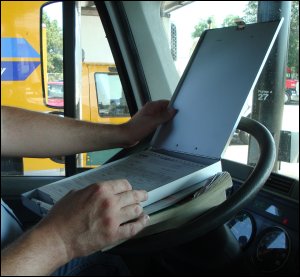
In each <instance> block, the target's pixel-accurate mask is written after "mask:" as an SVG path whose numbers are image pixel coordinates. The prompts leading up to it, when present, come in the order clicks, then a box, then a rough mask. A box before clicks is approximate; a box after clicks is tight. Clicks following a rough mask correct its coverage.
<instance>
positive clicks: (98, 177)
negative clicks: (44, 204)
mask: <svg viewBox="0 0 300 277" xmlns="http://www.w3.org/2000/svg"><path fill="white" fill-rule="evenodd" d="M203 167H204V166H203V165H201V164H198V163H195V162H190V161H186V160H182V159H178V158H174V157H170V156H167V155H163V154H160V153H156V152H153V151H143V152H141V153H138V154H134V155H131V156H129V157H127V158H124V159H122V160H119V161H116V162H113V163H111V164H108V165H104V166H101V167H99V168H96V169H93V170H90V171H87V172H84V173H82V174H78V175H75V176H72V177H70V178H66V179H64V180H61V181H58V182H55V183H52V184H49V185H46V186H44V187H41V188H39V190H40V191H42V192H44V193H46V194H48V195H49V196H50V197H51V198H52V199H53V201H54V202H57V201H58V200H59V199H60V198H62V197H63V196H64V195H66V194H67V193H68V192H69V191H70V190H74V189H82V188H84V187H86V186H88V185H90V184H93V183H95V182H101V181H105V180H114V179H127V180H128V181H129V182H130V184H131V185H132V187H133V189H143V190H146V191H153V190H155V189H157V188H159V187H161V186H164V185H166V184H169V183H171V182H174V181H175V180H178V179H180V178H182V177H185V176H187V175H190V174H191V173H193V172H195V171H199V170H200V169H202V168H203ZM149 204H150V203H149Z"/></svg>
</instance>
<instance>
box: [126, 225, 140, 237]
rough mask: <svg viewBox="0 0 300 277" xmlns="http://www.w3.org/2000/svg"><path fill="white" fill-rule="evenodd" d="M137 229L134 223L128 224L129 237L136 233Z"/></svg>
mask: <svg viewBox="0 0 300 277" xmlns="http://www.w3.org/2000/svg"><path fill="white" fill-rule="evenodd" d="M137 231H138V230H137V226H136V224H130V226H129V233H128V235H129V237H133V236H135V235H136V234H137Z"/></svg>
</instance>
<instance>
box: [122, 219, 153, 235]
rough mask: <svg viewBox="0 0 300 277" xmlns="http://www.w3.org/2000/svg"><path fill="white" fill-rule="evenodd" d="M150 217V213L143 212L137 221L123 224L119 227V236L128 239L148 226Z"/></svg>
mask: <svg viewBox="0 0 300 277" xmlns="http://www.w3.org/2000/svg"><path fill="white" fill-rule="evenodd" d="M149 219H150V218H149V216H148V215H145V214H141V215H140V216H139V218H138V219H137V220H136V221H134V222H130V223H126V224H123V225H121V226H120V228H119V237H120V238H123V239H126V238H131V237H133V236H135V235H136V234H137V233H138V232H140V231H141V230H142V229H144V228H145V227H146V225H147V224H148V222H149Z"/></svg>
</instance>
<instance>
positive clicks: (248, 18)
mask: <svg viewBox="0 0 300 277" xmlns="http://www.w3.org/2000/svg"><path fill="white" fill-rule="evenodd" d="M257 7H258V2H257V1H249V2H248V5H247V7H246V8H245V10H244V14H245V16H244V18H243V19H244V21H245V23H246V24H251V23H256V22H257Z"/></svg>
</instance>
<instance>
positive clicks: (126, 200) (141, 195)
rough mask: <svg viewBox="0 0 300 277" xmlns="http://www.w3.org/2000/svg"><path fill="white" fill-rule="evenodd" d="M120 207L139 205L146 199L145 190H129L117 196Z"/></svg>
mask: <svg viewBox="0 0 300 277" xmlns="http://www.w3.org/2000/svg"><path fill="white" fill-rule="evenodd" d="M118 196H119V205H120V207H125V206H128V205H131V204H136V203H140V202H143V201H146V200H147V199H148V193H147V191H145V190H130V191H126V192H123V193H120V194H118Z"/></svg>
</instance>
